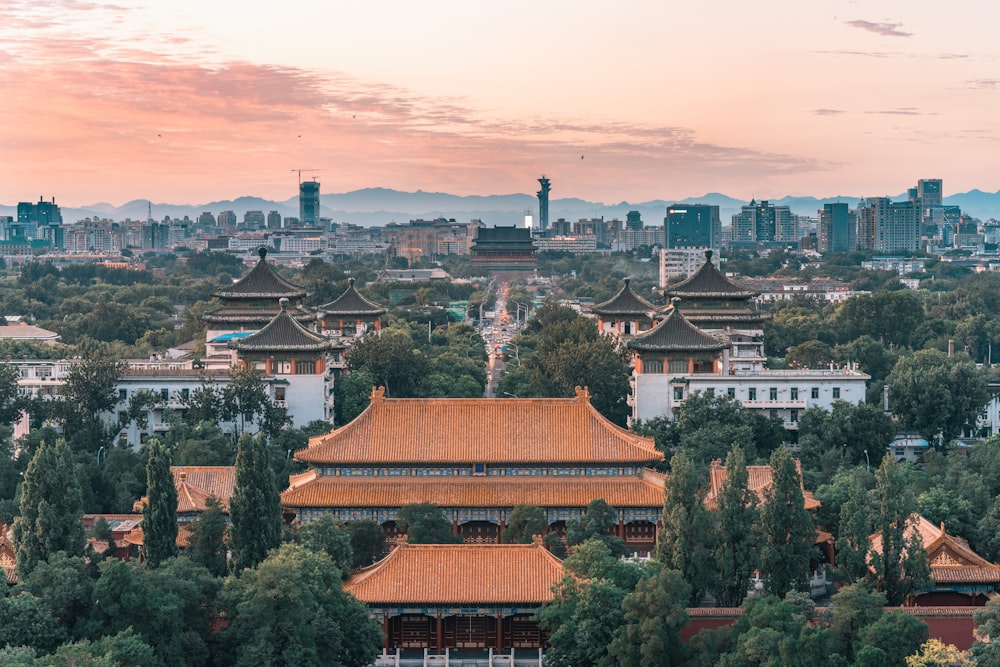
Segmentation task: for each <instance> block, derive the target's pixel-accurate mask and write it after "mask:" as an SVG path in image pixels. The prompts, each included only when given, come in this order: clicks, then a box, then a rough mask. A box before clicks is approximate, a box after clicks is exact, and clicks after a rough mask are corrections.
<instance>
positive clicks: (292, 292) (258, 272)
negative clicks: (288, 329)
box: [213, 248, 306, 301]
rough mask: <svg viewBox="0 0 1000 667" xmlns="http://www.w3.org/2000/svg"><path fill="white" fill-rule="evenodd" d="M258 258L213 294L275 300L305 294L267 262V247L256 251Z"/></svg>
mask: <svg viewBox="0 0 1000 667" xmlns="http://www.w3.org/2000/svg"><path fill="white" fill-rule="evenodd" d="M257 254H258V255H259V256H260V260H259V261H258V262H257V264H256V265H255V266H254V267H253V269H251V270H250V273H248V274H246V275H245V276H243V277H242V278H240V279H239V280H238V281H236V282H235V283H233V284H232V285H230V286H229V287H223V288H221V289H219V290H216V292H215V293H214V294H213V296H216V297H218V298H220V299H223V300H230V299H274V300H275V301H277V300H278V299H280V298H282V297H286V298H289V299H301V298H302V297H304V296H305V295H306V291H305V290H304V289H302V288H301V287H299V286H298V285H295V284H293V283H291V282H289V281H287V280H285V279H284V278H282V277H281V276H280V275H278V273H277V272H276V271H275V270H274V269H273V268H272V267H271V265H270V264H268V263H267V260H266V259H265V258H266V257H267V248H261V249H259V250H258V251H257Z"/></svg>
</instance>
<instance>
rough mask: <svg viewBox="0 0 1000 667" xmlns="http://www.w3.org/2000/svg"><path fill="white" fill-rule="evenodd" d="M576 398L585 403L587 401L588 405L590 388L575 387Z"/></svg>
mask: <svg viewBox="0 0 1000 667" xmlns="http://www.w3.org/2000/svg"><path fill="white" fill-rule="evenodd" d="M576 397H577V398H579V399H583V400H585V401H587V402H588V403H589V402H590V388H589V387H581V386H580V385H577V386H576Z"/></svg>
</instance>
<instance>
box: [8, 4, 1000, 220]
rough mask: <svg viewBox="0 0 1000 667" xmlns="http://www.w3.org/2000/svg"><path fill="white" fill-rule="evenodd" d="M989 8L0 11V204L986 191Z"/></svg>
mask: <svg viewBox="0 0 1000 667" xmlns="http://www.w3.org/2000/svg"><path fill="white" fill-rule="evenodd" d="M998 23H1000V5H998V4H996V3H987V2H974V3H953V4H950V5H942V4H941V3H939V2H929V1H924V0H921V1H918V2H910V3H906V4H905V5H904V4H900V3H892V2H881V1H879V2H864V3H861V2H831V3H801V2H791V1H780V2H768V3H764V4H760V3H744V2H735V1H729V2H717V3H702V4H701V6H696V3H663V2H654V1H649V2H645V1H642V2H631V3H596V2H595V3H580V2H563V1H560V2H549V3H529V2H521V1H514V2H505V3H492V4H491V3H468V2H429V3H412V2H381V3H327V2H318V1H307V2H295V3H273V2H245V3H238V4H234V3H221V2H210V3H205V2H202V1H201V0H174V1H173V2H170V3H163V2H160V1H159V0H137V1H135V2H129V3H105V2H101V1H100V0H97V1H85V0H81V1H73V0H67V1H65V2H47V3H38V2H34V1H21V0H7V1H6V2H3V3H0V89H2V90H3V91H4V103H3V104H2V105H0V156H2V157H0V203H4V204H13V203H15V202H17V201H30V200H33V199H35V198H37V197H39V196H44V197H46V198H49V197H56V198H57V201H58V202H59V203H60V204H63V205H67V206H82V205H86V204H90V203H94V202H98V201H107V202H112V203H115V204H120V203H123V202H125V201H128V200H131V199H136V198H145V199H150V200H152V201H154V202H157V201H172V202H176V203H182V202H186V203H196V202H203V201H211V200H218V199H221V198H227V197H228V198H232V197H238V196H240V195H257V196H261V197H265V198H271V199H275V200H285V199H288V198H289V197H292V196H294V195H296V194H297V181H298V178H299V175H298V174H297V173H293V171H292V170H298V169H301V170H303V171H302V173H301V177H302V178H303V179H309V178H316V179H317V180H319V181H321V182H322V184H323V186H322V187H323V192H324V193H332V192H347V191H351V190H355V189H360V188H365V187H374V186H383V187H389V188H395V189H398V190H404V191H413V190H417V189H422V190H425V191H438V192H450V193H453V194H459V195H467V194H483V195H486V194H501V193H532V194H533V193H534V190H535V189H537V183H536V180H535V179H537V178H538V177H539V176H540V175H542V174H546V175H548V176H549V177H551V178H552V179H553V183H554V185H555V187H554V189H553V196H558V197H580V198H585V199H588V200H591V201H605V202H617V201H621V200H630V201H646V200H651V199H670V198H677V199H679V198H684V197H691V196H700V195H702V194H704V193H706V192H709V191H717V192H725V193H726V194H729V195H731V196H734V197H739V198H743V199H749V198H750V197H751V196H755V197H757V198H762V197H764V198H767V197H780V196H783V195H815V196H830V195H837V194H843V195H858V196H861V195H883V194H898V193H900V192H902V191H903V190H904V189H905V188H906V187H909V186H912V184H913V183H914V182H915V180H916V179H917V178H921V177H933V178H942V179H943V180H944V182H945V184H946V187H947V192H948V193H952V192H963V191H966V190H970V189H973V188H980V189H983V190H988V191H993V190H995V189H997V187H998V184H997V179H996V175H997V174H998V173H1000V144H998V139H1000V114H998V113H997V109H998V107H1000V105H998V102H1000V78H997V77H998V75H997V72H998V71H1000V70H998V65H1000V62H998V61H1000V57H998V56H1000V42H998V41H997V40H996V39H995V35H994V34H993V33H994V32H995V30H994V28H995V26H996V25H997V24H998Z"/></svg>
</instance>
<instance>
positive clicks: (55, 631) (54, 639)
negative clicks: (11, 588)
mask: <svg viewBox="0 0 1000 667" xmlns="http://www.w3.org/2000/svg"><path fill="white" fill-rule="evenodd" d="M64 641H66V631H65V630H64V629H63V628H62V627H61V626H60V625H58V624H57V623H56V619H55V618H54V617H53V616H52V612H50V611H49V610H48V608H46V606H45V604H44V603H43V602H42V601H41V600H39V599H38V598H36V597H35V596H33V595H31V594H30V593H20V594H18V595H15V596H13V597H0V646H30V647H32V648H34V649H37V650H39V651H41V652H43V653H47V652H49V651H51V650H53V649H54V648H56V647H57V646H59V645H60V644H62V643H63V642H64Z"/></svg>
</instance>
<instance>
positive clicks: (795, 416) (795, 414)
mask: <svg viewBox="0 0 1000 667" xmlns="http://www.w3.org/2000/svg"><path fill="white" fill-rule="evenodd" d="M788 421H790V422H792V423H793V424H794V423H796V422H797V421H799V411H798V410H791V411H790V416H789V417H788Z"/></svg>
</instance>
